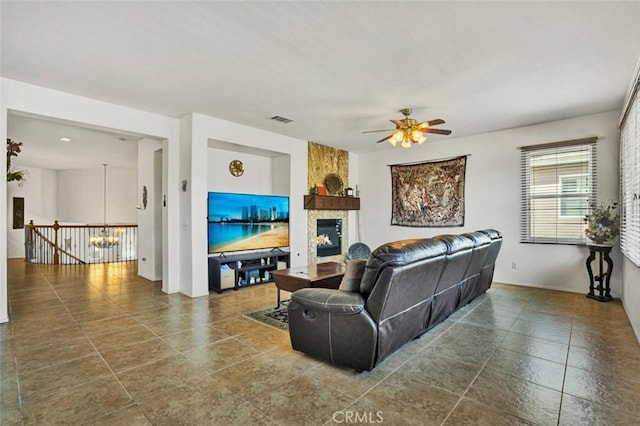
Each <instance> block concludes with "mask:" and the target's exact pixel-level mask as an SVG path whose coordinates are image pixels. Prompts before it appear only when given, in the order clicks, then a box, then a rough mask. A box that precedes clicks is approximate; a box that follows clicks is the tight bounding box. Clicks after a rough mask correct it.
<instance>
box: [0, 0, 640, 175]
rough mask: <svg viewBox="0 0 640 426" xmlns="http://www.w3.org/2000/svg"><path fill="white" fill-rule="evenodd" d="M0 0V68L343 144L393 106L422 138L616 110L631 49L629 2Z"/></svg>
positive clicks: (362, 144) (358, 144)
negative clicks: (408, 114)
mask: <svg viewBox="0 0 640 426" xmlns="http://www.w3.org/2000/svg"><path fill="white" fill-rule="evenodd" d="M0 7H1V9H0V13H1V24H2V30H1V35H2V64H1V70H0V71H1V74H2V76H4V77H7V78H11V79H15V80H20V81H24V82H28V83H32V84H36V85H41V86H44V87H49V88H54V89H58V90H61V91H65V92H69V93H73V94H78V95H82V96H87V97H90V98H95V99H100V100H104V101H108V102H112V103H116V104H120V105H125V106H129V107H133V108H138V109H141V110H146V111H152V112H156V113H160V114H165V115H168V116H173V117H180V116H182V115H184V114H188V113H189V112H199V113H203V114H206V115H210V116H213V117H219V118H222V119H226V120H229V121H234V122H237V123H241V124H244V125H248V126H252V127H256V128H261V129H265V130H268V131H272V132H276V133H281V134H284V135H288V136H292V137H295V138H299V139H302V140H311V141H314V142H317V143H322V144H326V145H331V146H335V147H339V148H342V149H346V150H350V151H354V152H367V151H370V150H375V149H391V148H390V147H389V146H388V144H375V141H376V140H377V139H379V138H381V137H382V136H384V133H382V134H373V135H372V134H366V135H363V134H362V131H363V130H374V129H386V128H389V129H391V128H392V127H393V125H392V124H391V123H389V122H388V120H389V119H392V118H394V119H398V118H402V116H401V115H400V114H399V112H398V110H399V109H401V108H404V107H412V108H413V110H414V113H413V117H414V118H416V119H418V120H419V121H423V120H430V119H434V118H443V119H445V120H446V122H447V124H446V125H443V126H439V127H442V128H448V129H451V130H452V131H453V133H452V135H451V136H439V135H431V136H429V139H430V140H441V139H442V138H449V139H453V138H456V137H461V136H467V135H471V134H478V133H484V132H489V131H495V130H500V129H507V128H513V127H520V126H526V125H531V124H536V123H540V122H546V121H553V120H558V119H563V118H569V117H574V116H579V115H585V114H590V113H597V112H602V111H610V110H616V109H618V110H619V109H621V106H622V103H623V98H624V95H625V92H626V90H627V86H628V83H629V82H630V79H631V77H632V75H633V71H634V67H635V64H636V61H637V60H638V58H639V57H640V24H638V22H639V18H640V2H611V1H604V2H591V1H590V2H537V1H532V2H366V1H360V2H346V1H341V2H333V1H330V2H329V1H315V2H310V1H304V2H303V1H299V2H270V1H262V2H197V3H196V2H182V1H180V2H178V1H176V2H158V3H150V2H127V3H123V2H105V1H103V2H7V1H2V2H1V5H0ZM274 115H280V116H284V117H287V118H291V119H293V120H294V121H293V122H292V123H289V124H282V123H279V122H276V121H272V120H269V119H268V118H269V117H271V116H274ZM10 136H11V134H10ZM25 138H26V137H25ZM427 145H428V141H427ZM423 146H424V145H423ZM102 162H104V161H102Z"/></svg>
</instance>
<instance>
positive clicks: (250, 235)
mask: <svg viewBox="0 0 640 426" xmlns="http://www.w3.org/2000/svg"><path fill="white" fill-rule="evenodd" d="M207 219H208V222H209V223H208V225H209V238H208V240H209V241H208V244H209V253H210V254H211V253H220V252H229V251H241V250H256V249H266V248H276V247H286V246H288V245H289V197H285V196H276V195H254V194H231V193H224V192H209V197H208V211H207Z"/></svg>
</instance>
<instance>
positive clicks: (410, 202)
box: [391, 155, 467, 228]
mask: <svg viewBox="0 0 640 426" xmlns="http://www.w3.org/2000/svg"><path fill="white" fill-rule="evenodd" d="M466 167H467V156H466V155H465V156H462V157H457V158H452V159H448V160H442V161H430V162H425V163H419V164H416V163H413V164H406V165H405V164H395V165H392V166H391V197H392V199H391V224H392V225H399V226H415V227H432V228H437V227H445V226H464V182H465V170H466Z"/></svg>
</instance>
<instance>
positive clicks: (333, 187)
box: [324, 173, 343, 195]
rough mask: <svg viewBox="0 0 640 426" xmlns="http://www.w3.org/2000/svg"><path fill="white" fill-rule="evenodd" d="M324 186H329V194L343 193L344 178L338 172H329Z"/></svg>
mask: <svg viewBox="0 0 640 426" xmlns="http://www.w3.org/2000/svg"><path fill="white" fill-rule="evenodd" d="M324 186H326V187H327V192H328V193H329V195H342V187H343V183H342V178H341V177H340V176H338V175H337V174H336V173H329V174H328V175H327V176H325V178H324Z"/></svg>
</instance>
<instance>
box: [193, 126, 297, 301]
mask: <svg viewBox="0 0 640 426" xmlns="http://www.w3.org/2000/svg"><path fill="white" fill-rule="evenodd" d="M188 121H190V122H191V129H190V132H187V130H184V134H181V138H180V139H181V146H185V147H186V146H187V145H188V146H189V147H190V149H191V151H190V156H191V157H190V158H191V167H190V170H189V181H190V182H191V183H192V184H191V185H190V189H189V193H190V194H191V196H190V197H189V200H190V204H189V209H190V212H189V215H188V216H185V217H188V218H189V220H188V221H185V222H184V223H183V225H182V226H183V227H184V228H185V229H191V232H189V233H188V235H187V233H186V232H185V234H184V239H183V244H189V245H190V247H189V249H188V250H187V249H183V250H182V252H183V256H184V255H185V254H186V255H188V256H189V258H188V259H185V260H191V272H192V276H191V282H192V285H193V287H192V292H191V293H188V294H190V295H191V296H194V297H195V296H200V295H205V294H208V275H207V274H208V270H207V222H206V220H204V218H205V217H206V216H204V213H203V212H206V209H207V198H206V193H207V192H208V191H207V190H208V186H209V185H210V184H211V185H213V186H214V187H216V188H217V187H218V186H217V185H218V183H216V180H215V178H216V177H218V178H219V179H227V177H226V175H229V172H228V171H227V167H228V162H227V163H226V165H225V167H224V168H223V169H222V168H221V170H219V172H220V174H218V171H217V170H216V171H211V173H212V174H213V177H214V178H213V180H212V181H211V182H210V181H209V178H207V179H203V178H202V177H203V176H209V173H210V172H209V170H208V153H207V150H208V149H209V148H208V141H209V140H214V141H221V142H225V143H231V144H235V145H243V146H246V147H249V148H255V149H260V150H268V151H273V152H278V153H282V154H283V155H288V156H289V158H290V160H289V169H288V172H289V177H288V181H289V185H290V186H289V191H288V195H289V196H290V197H291V202H290V212H289V213H290V222H289V231H290V234H289V235H290V250H291V264H292V266H301V265H304V264H306V259H307V215H306V211H305V210H304V209H303V202H302V199H303V196H304V194H306V193H307V188H306V186H307V179H306V176H307V142H306V141H303V140H299V139H293V138H290V137H287V136H283V135H279V134H276V133H271V132H266V131H264V130H259V129H254V128H251V127H247V126H242V125H239V124H236V123H232V122H229V121H225V120H220V119H216V118H212V117H207V116H204V115H201V114H192V115H191V116H190V117H189V119H186V118H185V119H183V120H182V121H181V125H182V123H187V122H188ZM182 132H183V129H182V128H181V133H182ZM187 133H189V134H187ZM188 138H190V140H189V141H188V142H187V141H186V139H188ZM183 139H185V140H184V141H183ZM281 162H284V160H281ZM279 164H280V163H279ZM246 173H247V172H245V174H246ZM229 176H230V175H229ZM243 176H244V175H243ZM282 180H283V179H281V178H278V179H277V180H276V181H277V182H282ZM270 181H271V182H274V180H271V179H270ZM234 182H238V181H237V180H235V181H234ZM243 185H244V184H243ZM249 185H256V186H258V185H261V184H260V183H258V182H250V183H249ZM280 185H281V183H279V184H278V186H280ZM221 189H222V190H229V189H228V188H221ZM230 192H231V191H230ZM236 192H241V191H236ZM242 192H256V191H251V190H244V191H242ZM196 194H197V195H196ZM200 194H202V195H200ZM187 238H190V240H187ZM187 252H188V253H187Z"/></svg>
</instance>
